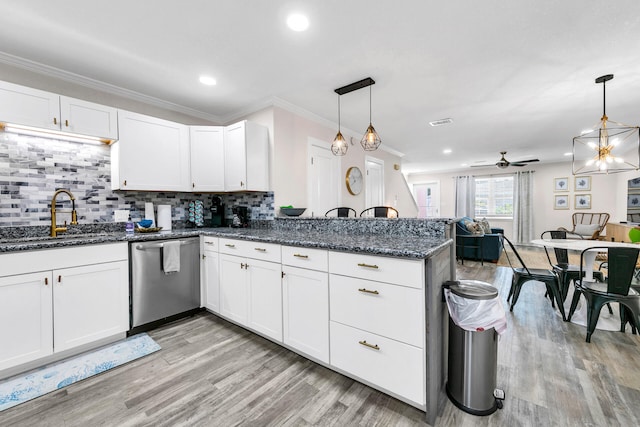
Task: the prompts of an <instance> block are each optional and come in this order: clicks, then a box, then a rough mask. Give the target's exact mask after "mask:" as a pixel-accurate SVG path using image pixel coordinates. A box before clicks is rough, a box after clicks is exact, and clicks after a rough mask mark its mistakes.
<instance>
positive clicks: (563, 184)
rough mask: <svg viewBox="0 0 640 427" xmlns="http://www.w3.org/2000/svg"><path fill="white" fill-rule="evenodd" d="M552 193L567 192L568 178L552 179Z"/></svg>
mask: <svg viewBox="0 0 640 427" xmlns="http://www.w3.org/2000/svg"><path fill="white" fill-rule="evenodd" d="M553 191H569V178H554V180H553Z"/></svg>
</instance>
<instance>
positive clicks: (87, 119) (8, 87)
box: [0, 82, 118, 140]
mask: <svg viewBox="0 0 640 427" xmlns="http://www.w3.org/2000/svg"><path fill="white" fill-rule="evenodd" d="M0 122H3V123H10V124H16V125H22V126H31V127H36V128H40V129H46V130H54V131H63V132H68V133H73V134H78V135H84V136H93V137H98V138H104V139H109V140H115V139H118V117H117V110H116V109H115V108H112V107H107V106H104V105H100V104H95V103H92V102H87V101H82V100H80V99H74V98H69V97H66V96H60V95H57V94H55V93H51V92H45V91H42V90H38V89H32V88H28V87H24V86H19V85H15V84H12V83H7V82H0Z"/></svg>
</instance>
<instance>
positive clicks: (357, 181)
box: [346, 166, 362, 196]
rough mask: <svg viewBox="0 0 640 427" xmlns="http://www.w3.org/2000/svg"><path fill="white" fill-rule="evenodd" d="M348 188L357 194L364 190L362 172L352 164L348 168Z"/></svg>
mask: <svg viewBox="0 0 640 427" xmlns="http://www.w3.org/2000/svg"><path fill="white" fill-rule="evenodd" d="M346 182H347V190H349V193H350V194H353V195H354V196H357V195H358V194H360V192H361V191H362V172H360V169H359V168H358V167H357V166H352V167H350V168H349V170H347V177H346Z"/></svg>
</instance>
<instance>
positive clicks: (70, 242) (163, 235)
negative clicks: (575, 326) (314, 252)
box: [0, 228, 452, 259]
mask: <svg viewBox="0 0 640 427" xmlns="http://www.w3.org/2000/svg"><path fill="white" fill-rule="evenodd" d="M260 234H262V235H260ZM274 234H275V235H276V236H274ZM277 234H278V232H273V231H271V232H267V233H265V230H264V229H233V228H220V229H218V228H209V229H206V228H203V229H186V230H172V231H161V232H157V233H148V234H146V233H136V234H135V235H133V236H127V235H125V234H123V233H104V234H102V235H100V236H95V237H93V236H92V237H71V236H61V237H60V238H59V239H48V238H46V237H45V238H43V240H32V241H20V240H16V241H15V242H2V243H0V254H2V253H16V252H25V251H35V250H44V249H59V248H66V247H76V246H84V245H97V244H108V243H119V242H142V241H153V240H164V239H180V238H186V237H199V236H201V235H204V236H213V237H224V238H230V239H239V240H250V241H259V242H265V243H275V244H280V245H286V246H299V247H308V248H318V249H326V250H333V251H338V252H352V253H363V254H371V255H382V256H391V257H401V258H413V259H426V258H430V257H431V256H432V255H433V254H435V253H436V252H439V251H440V250H441V249H443V248H445V247H447V246H449V245H451V244H452V240H451V239H438V240H429V239H428V238H424V240H425V241H429V242H432V243H433V244H431V245H429V247H425V248H423V249H401V248H397V247H393V245H389V246H387V247H370V246H362V245H357V244H354V243H353V242H351V241H350V243H336V242H330V241H328V239H327V240H324V241H323V239H322V238H320V237H318V236H317V235H312V234H311V233H309V234H310V235H309V238H307V239H305V240H294V239H291V238H289V239H287V238H282V237H277ZM294 234H298V235H299V234H305V233H304V232H302V233H301V232H295V233H294ZM342 236H344V235H342ZM375 236H376V235H370V236H368V237H370V238H372V239H373V238H375ZM386 237H387V236H385V238H386ZM411 237H413V238H416V237H415V236H411ZM386 240H388V238H386ZM380 246H382V245H380Z"/></svg>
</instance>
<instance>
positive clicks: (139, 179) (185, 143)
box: [111, 110, 191, 192]
mask: <svg viewBox="0 0 640 427" xmlns="http://www.w3.org/2000/svg"><path fill="white" fill-rule="evenodd" d="M118 126H119V134H120V139H119V141H118V142H116V143H114V144H112V145H111V187H112V189H114V190H142V191H178V192H186V191H191V182H190V178H191V176H190V172H189V160H190V159H189V157H190V154H189V128H188V126H185V125H181V124H179V123H174V122H170V121H167V120H161V119H157V118H155V117H149V116H145V115H142V114H138V113H132V112H130V111H123V110H118Z"/></svg>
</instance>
